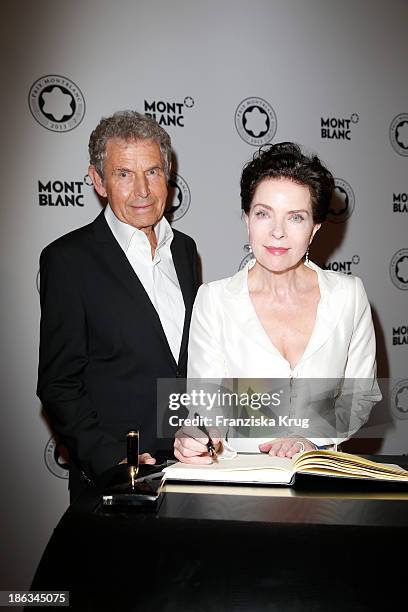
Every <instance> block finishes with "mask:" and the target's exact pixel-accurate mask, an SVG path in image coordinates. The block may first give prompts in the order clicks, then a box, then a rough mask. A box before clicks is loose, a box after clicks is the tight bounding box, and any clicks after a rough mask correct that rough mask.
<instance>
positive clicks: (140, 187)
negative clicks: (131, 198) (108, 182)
mask: <svg viewBox="0 0 408 612" xmlns="http://www.w3.org/2000/svg"><path fill="white" fill-rule="evenodd" d="M133 187H134V190H135V194H136V196H137V197H139V198H143V199H145V198H147V197H148V196H149V195H150V188H149V182H148V180H147V177H146V175H145V174H144V173H140V174H137V175H135V181H134V186H133Z"/></svg>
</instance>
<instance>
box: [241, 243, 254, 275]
mask: <svg viewBox="0 0 408 612" xmlns="http://www.w3.org/2000/svg"><path fill="white" fill-rule="evenodd" d="M244 251H246V252H247V254H246V255H245V257H244V258H243V259H242V260H241V263H240V264H239V268H238V270H242V269H243V268H245V266H246V265H247V263H248V262H249V261H251V259H253V258H254V254H253V253H252V249H251V246H250V245H249V244H245V245H244Z"/></svg>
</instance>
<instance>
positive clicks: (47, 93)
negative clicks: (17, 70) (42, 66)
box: [28, 74, 85, 132]
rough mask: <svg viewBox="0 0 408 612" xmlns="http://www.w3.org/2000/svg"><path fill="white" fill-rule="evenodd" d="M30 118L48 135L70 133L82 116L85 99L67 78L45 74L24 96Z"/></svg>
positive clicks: (76, 86)
mask: <svg viewBox="0 0 408 612" xmlns="http://www.w3.org/2000/svg"><path fill="white" fill-rule="evenodd" d="M28 105H29V107H30V111H31V114H32V115H33V117H34V119H35V120H36V121H38V123H39V124H40V125H42V126H43V127H45V128H46V129H47V130H51V131H52V132H70V131H71V130H73V129H74V128H76V127H78V125H79V124H80V123H81V121H82V119H83V118H84V115H85V99H84V96H83V94H82V92H81V90H80V89H79V87H78V85H76V84H75V83H74V82H73V81H71V79H68V78H67V77H64V76H60V75H58V74H48V75H47V76H43V77H41V78H39V79H37V80H36V81H35V83H33V85H32V86H31V88H30V92H29V94H28Z"/></svg>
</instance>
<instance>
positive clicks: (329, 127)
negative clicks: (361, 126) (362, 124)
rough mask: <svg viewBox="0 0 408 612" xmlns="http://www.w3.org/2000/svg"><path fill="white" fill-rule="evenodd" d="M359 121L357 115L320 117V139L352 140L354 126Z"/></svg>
mask: <svg viewBox="0 0 408 612" xmlns="http://www.w3.org/2000/svg"><path fill="white" fill-rule="evenodd" d="M359 121H360V117H359V116H358V115H357V113H352V115H350V117H320V137H321V138H322V139H324V140H351V135H352V128H353V125H355V124H356V123H358V122H359Z"/></svg>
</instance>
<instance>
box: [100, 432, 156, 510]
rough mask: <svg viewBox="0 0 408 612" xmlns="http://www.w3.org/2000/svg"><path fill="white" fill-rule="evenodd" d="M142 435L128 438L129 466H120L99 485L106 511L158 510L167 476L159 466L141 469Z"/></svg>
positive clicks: (144, 465)
mask: <svg viewBox="0 0 408 612" xmlns="http://www.w3.org/2000/svg"><path fill="white" fill-rule="evenodd" d="M138 459H139V432H136V431H134V430H132V431H130V432H129V433H128V435H127V464H121V465H117V466H115V467H114V468H111V469H110V470H109V471H108V472H106V473H105V474H104V477H103V478H102V479H100V481H99V487H100V489H101V490H102V500H101V501H102V506H103V508H104V509H105V508H114V507H122V508H123V507H137V508H150V509H154V510H157V509H158V507H159V502H160V501H161V497H162V495H161V493H162V486H163V483H164V475H163V473H162V472H161V470H159V471H158V469H157V467H156V466H155V465H148V464H142V465H140V466H139V465H138Z"/></svg>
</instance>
